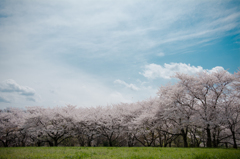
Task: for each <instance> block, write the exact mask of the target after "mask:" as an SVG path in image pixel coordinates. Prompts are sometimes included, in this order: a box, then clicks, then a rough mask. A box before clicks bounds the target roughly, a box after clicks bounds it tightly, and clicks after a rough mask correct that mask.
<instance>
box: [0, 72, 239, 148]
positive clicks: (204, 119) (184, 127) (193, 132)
mask: <svg viewBox="0 0 240 159" xmlns="http://www.w3.org/2000/svg"><path fill="white" fill-rule="evenodd" d="M175 77H176V78H177V79H178V81H177V82H176V83H175V84H172V85H171V84H168V85H166V86H162V87H160V88H159V91H158V93H157V96H156V97H155V98H150V99H147V100H144V101H139V102H136V103H120V104H115V105H110V106H103V107H101V106H98V107H90V108H82V107H76V106H71V105H68V106H66V107H53V108H43V107H27V108H26V109H24V110H22V109H16V108H14V109H13V108H12V109H5V110H1V112H0V141H1V145H2V146H5V147H9V146H129V147H132V146H156V147H157V146H159V147H167V146H169V147H171V146H175V147H200V146H201V147H220V146H224V147H234V148H237V147H238V146H239V144H240V142H239V140H240V71H238V72H236V73H235V74H230V73H229V72H227V71H225V70H223V71H218V72H201V73H199V74H197V75H186V74H176V76H175Z"/></svg>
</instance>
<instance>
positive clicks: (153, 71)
mask: <svg viewBox="0 0 240 159" xmlns="http://www.w3.org/2000/svg"><path fill="white" fill-rule="evenodd" d="M220 70H224V68H223V67H221V66H216V67H214V68H212V69H211V70H204V69H203V68H202V67H201V66H197V67H195V66H190V64H185V63H170V64H166V63H165V64H164V65H163V66H161V65H157V64H149V65H146V66H145V70H144V71H143V73H141V72H140V73H139V74H141V75H143V76H144V77H146V78H148V79H155V78H165V79H171V78H172V76H174V75H175V74H176V73H177V72H179V73H185V74H195V73H198V72H202V71H207V72H209V73H212V72H216V71H220Z"/></svg>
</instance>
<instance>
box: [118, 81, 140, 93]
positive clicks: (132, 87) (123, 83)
mask: <svg viewBox="0 0 240 159" xmlns="http://www.w3.org/2000/svg"><path fill="white" fill-rule="evenodd" d="M114 83H118V84H121V85H124V86H126V87H127V88H130V89H132V90H134V91H138V90H139V88H138V87H137V86H135V85H134V84H127V83H126V82H124V81H122V80H119V79H117V80H115V81H114Z"/></svg>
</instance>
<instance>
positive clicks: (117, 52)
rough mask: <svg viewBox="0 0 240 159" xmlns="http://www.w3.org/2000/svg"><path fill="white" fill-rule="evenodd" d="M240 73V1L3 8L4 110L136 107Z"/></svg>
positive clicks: (34, 2)
mask: <svg viewBox="0 0 240 159" xmlns="http://www.w3.org/2000/svg"><path fill="white" fill-rule="evenodd" d="M239 67H240V1H238V0H236V1H226V0H223V1H221V0H216V1H215V0H211V1H207V0H206V1H204V0H203V1H190V0H180V1H175V0H174V1H161V0H150V1H144V0H130V1H125V0H118V1H113V0H101V1H99V0H68V1H64V0H51V1H49V0H18V1H15V0H1V1H0V73H1V76H0V109H4V108H6V107H25V106H44V107H51V106H57V105H58V106H64V105H66V104H72V105H77V106H97V105H108V104H114V103H120V102H136V101H139V100H143V99H146V98H149V97H150V96H152V97H153V96H155V95H156V92H157V90H158V88H159V86H161V85H165V84H166V83H168V82H174V81H175V80H174V78H172V76H173V75H174V73H175V72H177V71H178V72H182V73H190V74H194V73H196V72H200V71H204V70H206V71H214V70H215V71H216V70H219V69H226V70H228V71H229V72H230V73H234V72H236V71H237V70H238V68H239Z"/></svg>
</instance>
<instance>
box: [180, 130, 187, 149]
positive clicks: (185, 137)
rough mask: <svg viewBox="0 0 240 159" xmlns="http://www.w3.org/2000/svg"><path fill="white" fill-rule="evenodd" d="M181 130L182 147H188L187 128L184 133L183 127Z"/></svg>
mask: <svg viewBox="0 0 240 159" xmlns="http://www.w3.org/2000/svg"><path fill="white" fill-rule="evenodd" d="M181 132H182V137H183V143H184V147H188V142H187V130H186V133H185V132H184V129H181Z"/></svg>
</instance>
